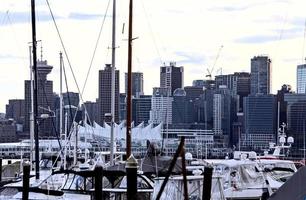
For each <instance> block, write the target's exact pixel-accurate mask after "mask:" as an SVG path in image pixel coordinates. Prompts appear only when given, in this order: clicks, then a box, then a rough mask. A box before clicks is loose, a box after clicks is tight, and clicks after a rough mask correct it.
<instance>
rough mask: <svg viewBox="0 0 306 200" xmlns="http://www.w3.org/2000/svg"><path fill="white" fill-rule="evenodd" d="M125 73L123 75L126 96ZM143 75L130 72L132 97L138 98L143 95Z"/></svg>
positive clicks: (126, 77)
mask: <svg viewBox="0 0 306 200" xmlns="http://www.w3.org/2000/svg"><path fill="white" fill-rule="evenodd" d="M127 79H128V76H127V73H125V94H127V85H128V84H127V82H128V80H127ZM143 94H144V93H143V73H142V72H132V96H134V97H139V96H140V95H143Z"/></svg>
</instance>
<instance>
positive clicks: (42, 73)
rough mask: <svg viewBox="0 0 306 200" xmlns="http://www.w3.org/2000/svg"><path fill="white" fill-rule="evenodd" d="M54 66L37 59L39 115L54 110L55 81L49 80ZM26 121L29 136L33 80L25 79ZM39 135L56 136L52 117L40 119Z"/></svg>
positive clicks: (25, 126)
mask: <svg viewBox="0 0 306 200" xmlns="http://www.w3.org/2000/svg"><path fill="white" fill-rule="evenodd" d="M52 68H53V67H52V66H50V65H48V63H47V61H46V60H45V61H37V77H38V81H37V83H38V88H37V100H38V102H37V104H38V116H40V115H41V114H50V115H52V113H50V112H49V111H48V110H49V109H50V110H51V112H52V111H54V95H53V82H52V81H49V80H47V75H48V74H49V73H50V72H51V71H52ZM24 97H25V123H24V131H25V133H26V134H25V136H27V137H29V131H30V112H31V102H32V100H31V81H30V80H26V81H25V94H24ZM38 129H39V136H40V137H52V136H54V134H53V133H54V131H55V130H54V126H53V122H52V118H48V119H44V120H39V126H38Z"/></svg>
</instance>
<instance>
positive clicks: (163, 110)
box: [150, 87, 173, 124]
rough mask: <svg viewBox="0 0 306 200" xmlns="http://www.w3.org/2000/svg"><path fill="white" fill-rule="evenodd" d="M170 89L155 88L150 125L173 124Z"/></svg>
mask: <svg viewBox="0 0 306 200" xmlns="http://www.w3.org/2000/svg"><path fill="white" fill-rule="evenodd" d="M169 93H170V89H169V88H158V87H157V88H153V96H152V103H151V111H150V123H154V124H159V123H161V122H163V123H164V124H172V101H173V97H171V96H169Z"/></svg>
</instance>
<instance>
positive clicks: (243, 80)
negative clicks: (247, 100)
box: [215, 72, 251, 112]
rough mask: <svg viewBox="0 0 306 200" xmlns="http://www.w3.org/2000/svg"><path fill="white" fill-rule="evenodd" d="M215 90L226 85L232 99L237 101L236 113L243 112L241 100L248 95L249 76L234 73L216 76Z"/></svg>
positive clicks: (245, 73)
mask: <svg viewBox="0 0 306 200" xmlns="http://www.w3.org/2000/svg"><path fill="white" fill-rule="evenodd" d="M215 81H216V88H219V87H220V86H221V85H226V86H227V88H228V89H229V90H230V91H231V94H232V96H233V97H234V98H236V99H237V108H238V111H240V112H242V111H243V98H244V97H247V96H248V95H249V94H250V85H251V84H250V74H249V73H247V72H235V73H234V74H227V75H218V76H216V80H215Z"/></svg>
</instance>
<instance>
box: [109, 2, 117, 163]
mask: <svg viewBox="0 0 306 200" xmlns="http://www.w3.org/2000/svg"><path fill="white" fill-rule="evenodd" d="M112 28H113V30H112V88H111V89H112V91H111V92H112V93H111V95H112V96H111V140H110V164H111V165H114V123H115V97H116V96H115V89H116V78H115V77H116V76H115V72H116V71H115V67H116V65H115V62H116V0H113V27H112Z"/></svg>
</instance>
